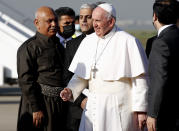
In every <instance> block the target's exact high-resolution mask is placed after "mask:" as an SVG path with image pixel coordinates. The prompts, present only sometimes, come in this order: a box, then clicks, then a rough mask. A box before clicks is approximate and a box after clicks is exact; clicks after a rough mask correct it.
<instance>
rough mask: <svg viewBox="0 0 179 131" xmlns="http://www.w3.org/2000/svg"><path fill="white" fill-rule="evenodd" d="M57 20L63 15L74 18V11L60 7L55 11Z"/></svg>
mask: <svg viewBox="0 0 179 131" xmlns="http://www.w3.org/2000/svg"><path fill="white" fill-rule="evenodd" d="M55 13H56V14H57V16H58V18H59V19H60V18H61V16H63V15H68V16H71V17H74V18H75V11H74V10H73V9H72V8H70V7H60V8H58V9H56V10H55Z"/></svg>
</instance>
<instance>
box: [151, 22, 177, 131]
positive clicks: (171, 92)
mask: <svg viewBox="0 0 179 131" xmlns="http://www.w3.org/2000/svg"><path fill="white" fill-rule="evenodd" d="M178 59H179V30H178V28H177V27H176V26H175V25H173V26H170V27H167V28H166V29H164V30H163V31H162V32H161V33H160V35H159V36H158V38H156V40H155V41H154V43H153V46H152V50H151V53H150V57H149V94H148V115H149V116H151V117H153V118H156V119H157V128H158V130H161V131H173V130H174V128H175V126H176V119H177V118H178V114H179V108H178V105H179V104H178V103H179V102H178V101H179V94H178V93H179V84H178V78H179V77H178V74H179V62H178Z"/></svg>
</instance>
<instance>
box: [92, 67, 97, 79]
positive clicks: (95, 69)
mask: <svg viewBox="0 0 179 131" xmlns="http://www.w3.org/2000/svg"><path fill="white" fill-rule="evenodd" d="M97 71H98V69H97V68H96V66H94V67H93V69H92V72H93V78H95V77H96V72H97Z"/></svg>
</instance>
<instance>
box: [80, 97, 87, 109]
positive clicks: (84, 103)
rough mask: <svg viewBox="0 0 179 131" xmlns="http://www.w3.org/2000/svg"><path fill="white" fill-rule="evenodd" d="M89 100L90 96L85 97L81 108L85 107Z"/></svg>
mask: <svg viewBox="0 0 179 131" xmlns="http://www.w3.org/2000/svg"><path fill="white" fill-rule="evenodd" d="M87 100H88V98H85V99H84V100H83V101H82V102H81V108H82V109H85V106H86V103H87Z"/></svg>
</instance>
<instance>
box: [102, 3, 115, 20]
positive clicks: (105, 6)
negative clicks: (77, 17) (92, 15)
mask: <svg viewBox="0 0 179 131" xmlns="http://www.w3.org/2000/svg"><path fill="white" fill-rule="evenodd" d="M98 7H100V8H102V9H103V10H105V11H107V12H108V13H109V14H111V15H112V16H113V17H116V10H115V8H114V6H113V5H112V4H109V3H103V4H100V5H98Z"/></svg>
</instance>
